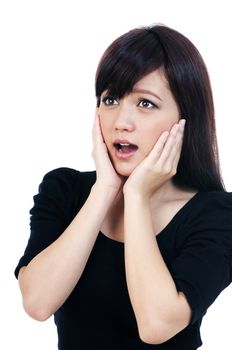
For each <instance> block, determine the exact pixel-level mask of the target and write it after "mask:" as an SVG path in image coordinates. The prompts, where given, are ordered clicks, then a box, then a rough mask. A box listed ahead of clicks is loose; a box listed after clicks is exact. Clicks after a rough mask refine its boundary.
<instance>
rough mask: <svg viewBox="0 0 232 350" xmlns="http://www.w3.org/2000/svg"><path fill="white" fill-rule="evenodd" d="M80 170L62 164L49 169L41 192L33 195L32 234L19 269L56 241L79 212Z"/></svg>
mask: <svg viewBox="0 0 232 350" xmlns="http://www.w3.org/2000/svg"><path fill="white" fill-rule="evenodd" d="M79 177H80V172H78V171H76V170H73V169H69V168H59V169H55V170H53V171H51V172H49V173H47V174H46V175H45V176H44V178H43V180H42V183H41V184H40V186H39V193H38V194H37V195H35V196H34V197H33V199H34V206H33V208H32V209H31V210H30V214H31V217H30V237H29V240H28V243H27V246H26V249H25V251H24V255H23V256H22V257H21V259H20V260H19V263H18V265H17V267H16V269H15V276H16V278H18V273H19V270H20V268H21V267H22V266H26V265H27V264H28V263H29V262H30V261H31V260H32V259H33V258H34V257H35V256H36V255H37V254H38V253H40V252H41V251H42V250H44V249H45V248H46V247H48V246H49V245H50V244H51V243H52V242H54V241H55V240H56V239H57V238H58V237H59V236H60V235H61V234H62V233H63V231H64V230H65V229H66V227H67V226H68V225H69V223H70V222H71V221H72V219H73V217H74V216H75V213H74V208H75V207H76V206H77V205H75V201H76V202H77V199H78V198H79V193H80V183H79Z"/></svg>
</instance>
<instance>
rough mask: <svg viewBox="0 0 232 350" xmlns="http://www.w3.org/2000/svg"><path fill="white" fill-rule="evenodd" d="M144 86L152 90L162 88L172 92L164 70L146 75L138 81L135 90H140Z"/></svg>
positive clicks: (160, 69) (157, 70)
mask: <svg viewBox="0 0 232 350" xmlns="http://www.w3.org/2000/svg"><path fill="white" fill-rule="evenodd" d="M144 86H147V87H150V88H152V87H153V88H154V87H160V88H163V89H169V90H170V88H169V83H168V80H167V78H166V76H165V73H164V70H163V69H162V68H159V69H156V70H154V71H152V72H151V73H148V74H146V75H144V76H143V77H142V78H141V79H140V80H138V81H137V82H136V83H135V85H134V87H133V88H134V89H137V88H138V89H139V88H143V87H144Z"/></svg>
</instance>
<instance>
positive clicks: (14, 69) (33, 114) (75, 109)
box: [0, 0, 232, 350]
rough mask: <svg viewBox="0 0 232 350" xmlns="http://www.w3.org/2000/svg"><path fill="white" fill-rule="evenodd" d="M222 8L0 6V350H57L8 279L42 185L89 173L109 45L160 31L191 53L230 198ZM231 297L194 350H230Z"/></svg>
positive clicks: (228, 58) (226, 17)
mask: <svg viewBox="0 0 232 350" xmlns="http://www.w3.org/2000/svg"><path fill="white" fill-rule="evenodd" d="M229 3H230V2H229V1H223V0H221V1H217V2H213V1H208V2H207V1H196V0H192V1H165V0H160V1H155V0H152V1H149V0H143V1H137V0H133V1H132V0H131V1H126V0H124V1H120V0H117V1H114V2H112V1H104V0H102V1H86V0H85V1H59V0H56V1H52V0H46V1H44V0H40V1H33V0H28V1H25V0H18V1H11V0H6V1H1V2H0V50H1V53H0V117H1V118H0V120H1V122H0V142H1V145H0V147H1V148H0V150H1V173H0V174H1V175H0V176H1V180H0V186H1V187H0V188H1V192H0V193H1V195H0V201H1V232H0V238H1V244H0V249H1V254H0V259H1V263H0V277H1V288H0V293H1V294H0V303H1V305H0V319H1V337H0V348H1V349H4V350H6V349H7V350H8V349H10V350H11V349H24V350H29V349H30V350H32V349H33V350H41V349H43V350H51V349H56V342H57V340H56V330H55V326H54V325H53V320H52V319H50V320H48V321H47V322H44V323H39V322H36V321H34V320H32V319H31V318H29V317H28V316H27V315H26V314H25V313H24V311H23V309H22V306H21V297H20V293H19V290H18V286H17V281H16V279H15V278H14V276H13V270H14V268H15V265H16V264H17V261H18V259H19V257H20V256H21V254H22V253H23V250H24V248H25V245H26V242H27V239H28V235H29V227H28V219H29V214H28V211H29V209H30V208H31V206H32V196H33V195H34V194H36V193H37V188H38V184H39V183H40V181H41V179H42V176H43V175H44V174H45V173H46V172H47V171H49V170H51V169H53V168H56V167H60V166H69V167H73V168H77V169H79V170H92V169H94V163H93V161H92V158H91V149H92V141H91V128H92V121H93V116H94V108H95V98H94V74H95V69H96V66H97V63H98V61H99V59H100V56H101V54H102V53H103V50H104V49H105V48H106V47H107V46H108V45H109V44H110V42H111V41H112V40H113V39H115V38H116V37H117V36H119V35H120V34H122V33H124V32H125V31H127V30H129V29H131V28H134V27H136V26H140V25H147V24H151V23H158V22H160V23H164V24H166V25H169V26H171V27H173V28H175V29H177V30H179V31H180V32H182V33H183V34H185V35H186V36H188V37H189V38H190V39H191V40H192V41H193V43H194V44H195V45H196V46H197V47H198V49H199V50H200V52H201V53H202V55H203V57H204V59H205V61H206V64H207V66H208V70H209V73H210V77H211V82H212V87H213V92H214V98H215V107H216V122H217V130H218V142H219V149H220V156H221V168H222V174H223V176H224V180H225V184H226V187H227V190H228V191H232V178H231V165H230V158H231V150H232V147H231V146H232V138H231V126H232V123H231V119H232V115H231V93H232V90H231V80H232V68H231V62H232V49H231V45H232V44H231V32H232V28H231V26H232V25H231V10H230V9H229ZM231 290H232V288H231V286H230V287H229V288H228V289H227V290H225V291H224V292H223V293H222V294H221V295H220V297H219V298H218V299H217V301H216V302H215V304H214V305H213V306H212V307H211V308H210V310H209V311H208V314H207V316H206V317H205V319H204V322H203V326H202V337H203V341H204V346H203V347H202V350H218V349H220V350H227V349H231V348H232V339H231V335H230V334H231V325H232V315H231V307H232V298H231Z"/></svg>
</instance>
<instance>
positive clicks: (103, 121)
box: [99, 115, 112, 144]
mask: <svg viewBox="0 0 232 350" xmlns="http://www.w3.org/2000/svg"><path fill="white" fill-rule="evenodd" d="M99 120H100V126H101V132H102V136H103V139H104V141H105V142H106V144H107V143H108V140H110V136H111V134H112V129H111V126H110V123H109V121H108V120H107V118H103V117H102V116H101V115H100V117H99Z"/></svg>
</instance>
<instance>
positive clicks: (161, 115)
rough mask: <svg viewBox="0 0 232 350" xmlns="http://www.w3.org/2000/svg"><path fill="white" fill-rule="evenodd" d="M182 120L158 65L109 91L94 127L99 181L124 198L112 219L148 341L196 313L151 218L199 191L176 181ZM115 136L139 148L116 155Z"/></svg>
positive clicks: (167, 213) (161, 338)
mask: <svg viewBox="0 0 232 350" xmlns="http://www.w3.org/2000/svg"><path fill="white" fill-rule="evenodd" d="M144 90H148V91H149V93H148V92H146V93H145V92H144ZM154 95H155V96H154ZM148 100H149V101H148ZM184 125H185V120H183V119H181V120H180V115H179V110H178V106H177V104H176V103H175V100H174V98H173V96H172V94H171V91H170V89H169V87H168V83H167V81H166V79H165V77H164V74H163V72H162V70H156V71H154V72H152V73H150V74H148V75H146V76H145V77H144V78H143V79H141V80H140V81H138V83H137V84H136V85H135V86H134V89H133V91H132V93H130V94H128V95H126V96H124V97H123V98H121V99H120V100H117V99H115V98H112V97H111V98H110V97H109V96H107V91H106V92H104V93H103V95H102V103H101V104H100V107H99V109H98V110H97V114H96V118H95V123H94V128H93V141H94V149H93V157H94V160H95V163H96V172H97V183H98V184H99V183H101V184H102V186H103V187H104V186H107V187H108V188H109V187H110V188H114V190H115V193H117V196H116V198H119V200H118V201H117V200H116V201H115V202H114V203H113V205H112V207H111V209H110V210H109V212H108V214H107V216H106V218H107V217H108V222H109V221H111V223H112V220H113V223H116V221H121V222H122V225H121V226H120V227H119V230H121V231H123V237H122V239H123V241H124V243H125V269H126V279H127V287H128V292H129V296H130V300H131V303H132V307H133V310H134V313H135V317H136V321H137V325H138V330H139V334H140V338H141V339H142V340H143V341H144V342H146V343H149V344H159V343H163V342H165V341H167V340H168V339H170V338H171V337H173V336H174V335H175V334H177V333H178V332H180V331H181V330H182V329H184V328H185V327H186V326H187V325H188V324H189V322H190V319H191V309H190V307H189V304H188V302H187V300H186V297H185V295H184V294H183V293H181V292H178V291H177V290H176V286H175V283H174V280H173V278H172V276H171V274H170V272H169V270H168V268H167V266H166V264H165V262H164V260H163V258H162V255H161V253H160V251H159V247H158V244H157V242H156V240H154V236H155V235H154V231H155V230H154V221H153V220H155V222H158V228H159V227H162V226H165V225H166V224H167V223H168V221H169V220H170V219H171V218H172V217H173V216H174V215H175V214H176V212H177V211H178V210H179V209H180V208H181V207H182V206H183V205H184V204H185V203H186V202H187V201H188V200H189V199H190V198H191V196H192V195H193V193H194V191H193V190H190V191H186V190H181V189H178V188H176V187H175V186H174V184H173V183H172V177H173V176H174V175H175V173H176V170H177V165H178V161H179V158H180V153H181V147H182V143H183V135H184ZM117 138H120V139H127V140H129V141H130V142H131V143H134V144H136V145H138V150H137V151H136V153H135V154H134V155H133V156H132V157H129V158H126V159H123V160H122V159H118V158H117V157H116V156H115V149H114V147H113V142H114V140H115V139H117ZM164 203H167V205H165V204H164ZM157 213H158V215H157ZM115 217H116V218H117V219H116V220H115ZM160 217H161V219H160ZM162 217H163V223H162ZM112 218H113V219H112ZM160 222H161V224H160ZM113 226H114V224H113V225H111V229H112V228H113ZM106 227H107V226H106ZM108 227H110V226H108ZM102 232H103V231H102ZM158 232H159V229H157V232H156V233H158Z"/></svg>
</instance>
